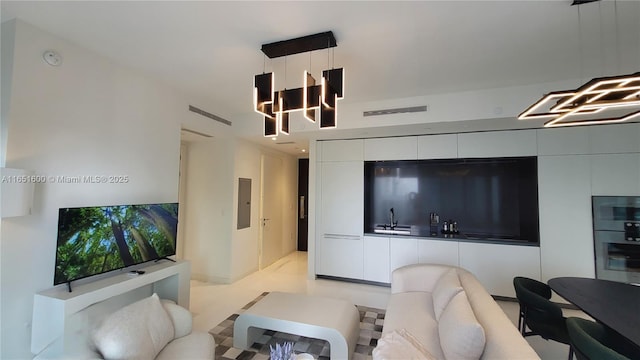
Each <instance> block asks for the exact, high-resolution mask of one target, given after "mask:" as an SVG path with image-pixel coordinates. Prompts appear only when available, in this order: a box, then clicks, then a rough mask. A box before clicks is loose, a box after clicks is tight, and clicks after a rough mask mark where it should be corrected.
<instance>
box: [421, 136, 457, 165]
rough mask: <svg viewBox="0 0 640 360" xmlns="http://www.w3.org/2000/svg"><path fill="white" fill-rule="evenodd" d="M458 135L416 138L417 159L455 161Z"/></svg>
mask: <svg viewBox="0 0 640 360" xmlns="http://www.w3.org/2000/svg"><path fill="white" fill-rule="evenodd" d="M457 157H458V134H443V135H425V136H418V159H455V158H457Z"/></svg>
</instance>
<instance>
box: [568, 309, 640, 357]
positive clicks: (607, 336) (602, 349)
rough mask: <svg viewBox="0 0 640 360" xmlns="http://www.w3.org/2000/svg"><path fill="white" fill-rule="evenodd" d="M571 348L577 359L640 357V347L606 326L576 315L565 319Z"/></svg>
mask: <svg viewBox="0 0 640 360" xmlns="http://www.w3.org/2000/svg"><path fill="white" fill-rule="evenodd" d="M567 330H568V331H569V339H570V341H571V348H572V349H573V351H574V352H575V354H576V357H577V358H578V360H631V359H640V349H639V348H638V347H637V346H634V345H633V344H632V343H631V342H630V341H629V340H627V339H626V338H624V337H623V336H621V335H620V334H618V333H617V332H615V331H613V330H611V329H609V328H607V327H606V326H604V325H602V324H599V323H596V322H593V321H590V320H586V319H581V318H576V317H570V318H568V319H567Z"/></svg>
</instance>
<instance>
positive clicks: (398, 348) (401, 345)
mask: <svg viewBox="0 0 640 360" xmlns="http://www.w3.org/2000/svg"><path fill="white" fill-rule="evenodd" d="M372 355H373V360H393V359H406V360H436V358H435V357H434V356H433V355H431V353H430V352H429V351H428V350H427V349H426V348H425V347H424V345H423V344H422V343H421V342H420V341H419V340H418V339H416V338H415V336H413V335H412V334H411V333H410V332H408V331H407V330H406V329H400V330H394V331H392V332H389V333H386V334H384V335H383V336H382V337H381V338H380V340H378V345H377V346H376V347H375V349H373V353H372Z"/></svg>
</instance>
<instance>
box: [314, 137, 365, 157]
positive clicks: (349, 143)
mask: <svg viewBox="0 0 640 360" xmlns="http://www.w3.org/2000/svg"><path fill="white" fill-rule="evenodd" d="M363 142H364V141H363V140H362V139H354V140H330V141H320V142H318V145H319V146H318V157H317V158H316V160H318V161H357V160H362V159H363V158H364V156H363V152H364V145H363Z"/></svg>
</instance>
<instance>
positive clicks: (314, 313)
mask: <svg viewBox="0 0 640 360" xmlns="http://www.w3.org/2000/svg"><path fill="white" fill-rule="evenodd" d="M264 330H275V331H281V332H286V333H289V334H295V335H301V336H306V337H310V338H315V339H322V340H326V341H328V342H329V345H330V347H331V358H332V359H350V358H351V355H352V354H353V351H354V350H355V348H356V342H357V341H358V336H359V335H360V314H359V312H358V309H357V308H356V306H355V305H353V304H351V303H349V302H348V301H345V300H340V299H332V298H326V297H319V296H309V295H303V294H291V293H282V292H272V293H269V294H268V295H267V296H265V297H264V298H263V299H262V300H260V301H258V302H257V303H256V304H255V305H253V306H252V307H250V308H249V309H247V310H246V311H245V312H244V313H242V314H240V315H239V316H238V318H236V321H235V323H234V326H233V347H235V348H238V349H248V348H249V347H251V345H252V344H253V343H254V342H255V341H256V340H257V339H258V338H259V337H260V336H261V335H262V333H263V332H264Z"/></svg>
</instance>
